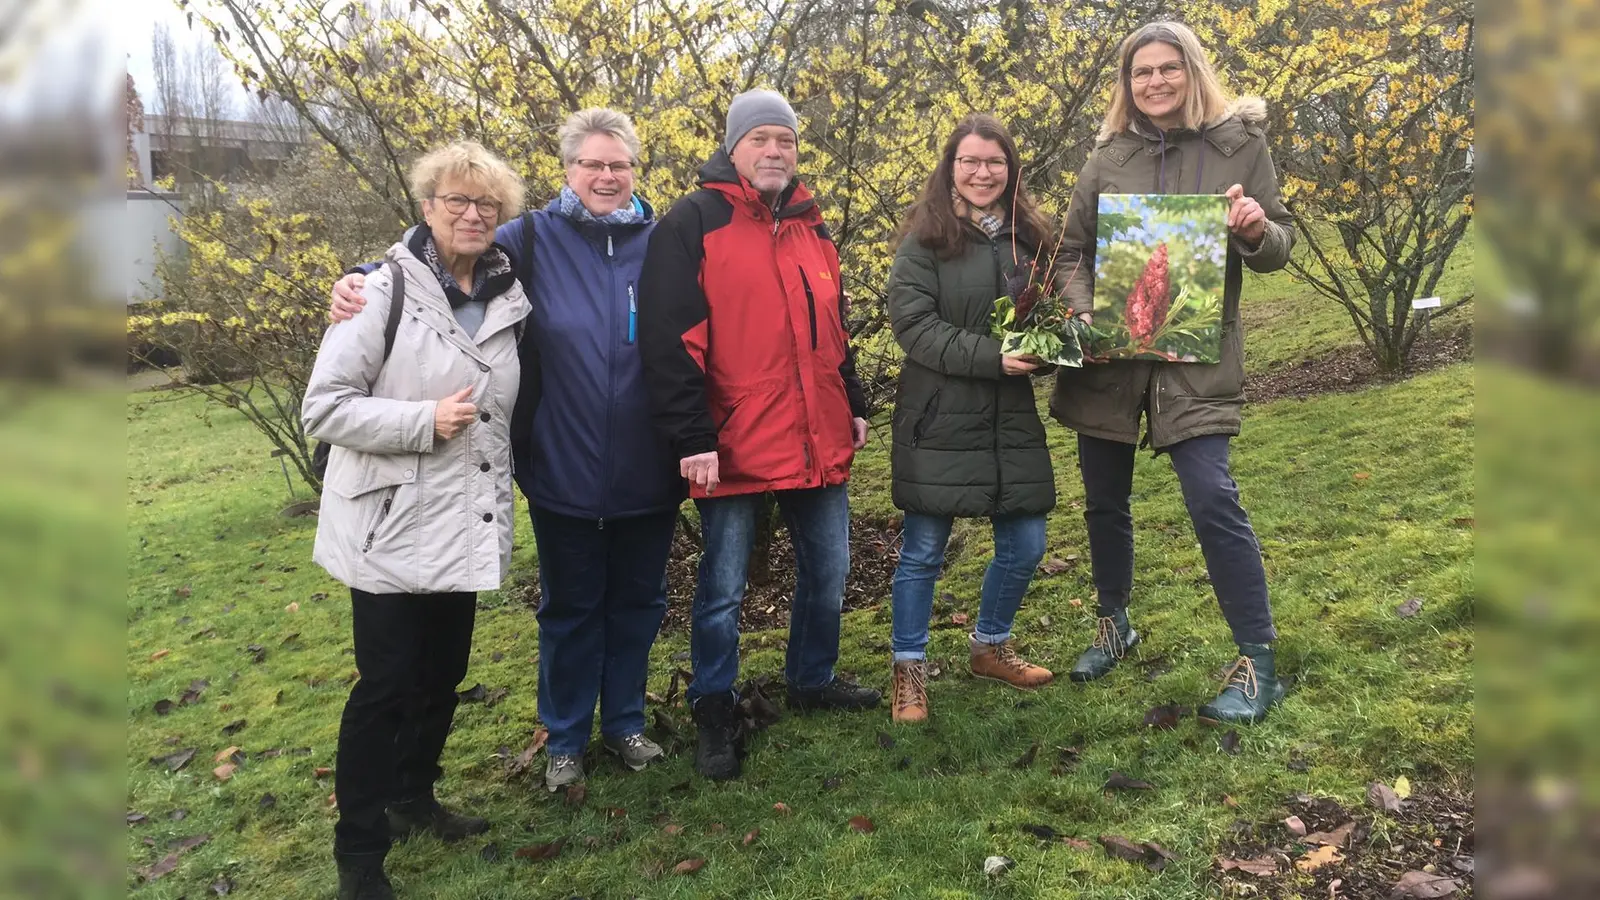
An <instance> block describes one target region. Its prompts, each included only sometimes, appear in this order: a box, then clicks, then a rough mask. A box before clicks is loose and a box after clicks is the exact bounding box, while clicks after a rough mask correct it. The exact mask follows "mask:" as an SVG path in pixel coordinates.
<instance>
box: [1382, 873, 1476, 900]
mask: <svg viewBox="0 0 1600 900" xmlns="http://www.w3.org/2000/svg"><path fill="white" fill-rule="evenodd" d="M1460 888H1461V883H1460V882H1458V881H1456V880H1455V879H1454V878H1449V877H1447V876H1444V875H1432V874H1429V873H1427V872H1407V873H1405V874H1404V875H1401V876H1400V880H1399V881H1397V882H1395V886H1394V889H1393V890H1391V891H1390V892H1389V896H1390V897H1410V898H1414V900H1439V898H1440V897H1448V896H1450V895H1451V894H1454V893H1455V892H1456V891H1457V890H1459V889H1460Z"/></svg>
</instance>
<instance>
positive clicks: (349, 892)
mask: <svg viewBox="0 0 1600 900" xmlns="http://www.w3.org/2000/svg"><path fill="white" fill-rule="evenodd" d="M383 856H384V855H383V854H382V853H357V854H340V853H335V854H334V855H333V861H334V864H335V865H336V866H338V867H339V900H395V896H394V888H393V887H391V886H390V885H389V876H387V875H385V874H383Z"/></svg>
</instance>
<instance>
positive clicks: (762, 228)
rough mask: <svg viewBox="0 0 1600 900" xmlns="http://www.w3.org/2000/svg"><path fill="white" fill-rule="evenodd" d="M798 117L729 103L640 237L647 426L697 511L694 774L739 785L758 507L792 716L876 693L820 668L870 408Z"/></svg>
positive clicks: (849, 704) (867, 699)
mask: <svg viewBox="0 0 1600 900" xmlns="http://www.w3.org/2000/svg"><path fill="white" fill-rule="evenodd" d="M798 140H799V122H798V120H797V119H796V117H795V114H794V110H793V109H791V108H790V106H789V103H788V102H787V101H786V100H784V98H783V97H781V96H780V95H778V94H776V93H773V92H772V91H759V90H758V91H749V92H747V93H744V94H740V95H739V96H737V97H735V98H734V99H733V103H732V104H731V105H730V106H729V107H728V129H727V135H726V137H725V138H724V140H723V145H722V149H721V150H719V151H718V152H717V153H716V154H715V155H713V156H712V157H711V159H710V161H708V162H707V163H706V164H705V165H704V166H703V167H702V168H701V169H700V188H699V190H696V191H694V192H693V193H691V194H689V195H688V196H687V197H684V198H683V199H682V200H679V201H678V202H677V203H676V204H674V205H673V207H672V209H671V210H670V211H669V212H668V213H667V214H666V216H664V217H663V218H662V219H661V221H660V224H658V225H657V226H656V230H655V232H654V233H653V234H652V235H651V237H650V245H649V249H648V251H647V252H646V254H645V263H644V270H643V272H642V274H641V285H640V301H639V350H640V355H641V356H642V358H643V361H644V367H645V381H646V383H647V384H648V385H649V388H650V392H651V401H652V406H653V407H654V410H653V415H654V419H655V423H656V426H657V427H658V428H659V429H660V430H661V432H662V433H663V434H664V435H665V436H666V438H667V439H668V440H669V441H670V442H671V445H672V448H673V452H674V453H675V454H676V455H677V456H678V458H679V461H680V462H679V467H680V471H681V473H682V474H683V477H684V478H686V479H688V481H689V489H690V495H691V496H692V497H693V498H694V499H695V504H696V506H698V507H699V510H700V529H701V535H702V537H703V543H704V546H705V552H704V555H702V556H701V559H700V580H699V584H698V586H697V588H696V590H695V598H694V614H693V632H692V635H691V638H690V652H691V654H692V658H693V665H694V675H695V678H694V683H693V684H692V685H691V686H690V687H689V691H688V696H689V702H690V704H691V706H692V709H693V712H694V720H695V725H696V729H697V732H698V737H699V744H698V747H697V748H696V752H695V768H696V769H697V770H698V771H699V772H700V773H701V774H702V775H705V776H707V777H709V778H714V779H724V778H733V777H735V776H737V775H738V774H739V768H740V765H739V757H740V755H741V751H742V747H741V746H740V745H741V740H740V734H739V728H738V722H739V716H738V713H737V711H736V709H735V704H736V703H737V701H738V696H737V694H736V693H735V692H734V683H735V682H736V680H737V678H738V674H739V603H740V601H741V600H742V599H743V597H744V589H745V574H746V564H747V562H748V561H749V557H750V548H751V544H752V543H753V541H754V537H755V531H756V516H757V514H758V512H759V511H760V509H761V500H762V496H763V495H764V494H765V493H767V492H768V491H771V492H772V493H773V495H774V497H775V498H776V500H777V503H778V508H779V509H780V510H781V511H782V512H783V515H784V519H785V521H786V522H787V524H788V527H789V535H790V538H791V539H792V540H793V542H794V547H795V570H796V573H795V575H796V585H795V597H794V603H793V606H792V607H791V609H790V614H789V648H788V661H787V664H786V665H785V669H784V676H785V679H786V680H787V682H788V699H789V706H790V708H791V709H866V708H870V707H873V706H876V705H877V704H878V701H879V699H880V697H879V694H878V692H877V691H874V690H871V689H868V688H864V687H861V686H859V685H856V684H852V683H850V682H848V681H845V680H843V679H840V678H838V677H837V676H835V675H834V673H833V666H834V663H835V662H837V660H838V658H839V611H840V607H841V605H842V603H843V600H844V585H845V578H846V576H847V575H848V574H849V570H850V505H849V500H848V499H847V497H846V493H845V491H846V482H847V481H848V480H849V477H850V462H851V460H852V458H853V457H854V456H855V451H856V450H857V449H859V448H860V447H862V446H863V445H865V444H866V439H867V421H866V418H865V416H866V399H865V395H864V394H863V392H862V390H861V383H860V381H859V380H858V379H857V378H856V374H855V360H854V353H853V351H852V350H851V348H850V341H849V337H850V336H849V333H848V332H847V331H846V330H845V324H844V314H845V298H844V292H843V290H842V284H841V281H840V274H839V254H838V251H837V250H836V249H835V247H834V245H833V240H832V239H831V238H830V237H829V236H828V230H827V227H826V226H824V225H823V223H822V216H821V214H820V213H818V211H817V205H816V201H815V200H813V199H812V197H811V192H810V191H808V190H807V189H806V186H805V185H804V184H802V183H801V182H800V181H799V179H798V178H797V177H796V170H797V167H798V160H799V150H798Z"/></svg>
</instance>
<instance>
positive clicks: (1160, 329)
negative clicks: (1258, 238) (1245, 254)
mask: <svg viewBox="0 0 1600 900" xmlns="http://www.w3.org/2000/svg"><path fill="white" fill-rule="evenodd" d="M1228 210H1229V202H1228V198H1227V197H1223V196H1217V195H1211V194H1101V195H1100V207H1099V221H1098V226H1097V234H1096V239H1095V299H1094V323H1093V324H1092V325H1087V326H1084V330H1085V334H1084V353H1085V355H1087V356H1088V357H1089V358H1090V359H1091V360H1101V361H1103V360H1113V359H1150V360H1157V361H1161V362H1195V363H1215V362H1218V361H1219V360H1220V359H1221V358H1222V279H1223V271H1224V265H1225V263H1226V261H1227V253H1228V221H1227V216H1228Z"/></svg>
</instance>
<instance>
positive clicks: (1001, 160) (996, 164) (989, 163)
mask: <svg viewBox="0 0 1600 900" xmlns="http://www.w3.org/2000/svg"><path fill="white" fill-rule="evenodd" d="M980 166H981V167H983V168H985V169H988V170H989V171H991V172H1004V171H1005V170H1006V169H1007V168H1009V167H1010V164H1009V163H1007V162H1006V159H1005V157H1003V156H998V157H995V158H993V159H980V158H979V157H976V156H958V157H956V167H957V168H959V169H960V170H961V172H962V174H965V175H976V174H977V173H978V168H979V167H980Z"/></svg>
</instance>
